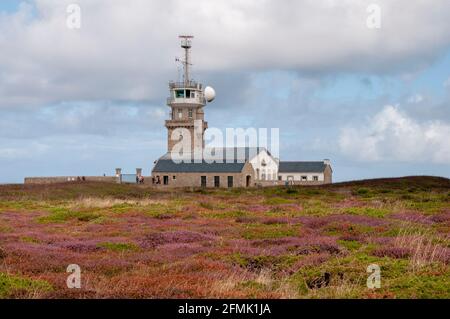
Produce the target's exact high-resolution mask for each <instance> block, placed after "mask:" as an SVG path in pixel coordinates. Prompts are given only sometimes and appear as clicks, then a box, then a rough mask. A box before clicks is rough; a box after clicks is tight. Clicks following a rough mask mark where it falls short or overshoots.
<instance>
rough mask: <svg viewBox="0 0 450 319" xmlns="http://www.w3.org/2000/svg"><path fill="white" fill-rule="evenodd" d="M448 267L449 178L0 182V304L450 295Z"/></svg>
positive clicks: (430, 296) (449, 237)
mask: <svg viewBox="0 0 450 319" xmlns="http://www.w3.org/2000/svg"><path fill="white" fill-rule="evenodd" d="M69 264H78V265H79V266H80V267H81V271H82V277H81V282H82V286H81V289H68V288H67V286H66V278H67V276H68V275H69V274H68V273H67V272H66V268H67V266H68V265H69ZM370 264H377V265H379V267H380V269H381V288H379V289H368V288H367V285H366V281H367V277H368V276H369V275H370V273H367V267H368V266H369V265H370ZM449 264H450V180H448V179H444V178H435V177H409V178H401V179H380V180H369V181H361V182H351V183H343V184H335V185H331V186H321V187H292V188H285V187H280V188H264V189H232V190H218V189H217V190H195V189H194V190H176V191H174V190H172V191H161V190H154V189H152V188H150V187H148V186H137V185H118V184H117V185H116V184H97V183H74V184H65V185H51V186H24V185H11V186H0V298H450V267H449Z"/></svg>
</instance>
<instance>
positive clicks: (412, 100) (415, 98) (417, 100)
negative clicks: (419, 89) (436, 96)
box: [408, 94, 423, 104]
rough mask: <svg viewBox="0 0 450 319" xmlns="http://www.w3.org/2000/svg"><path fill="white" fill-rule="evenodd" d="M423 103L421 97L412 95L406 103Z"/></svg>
mask: <svg viewBox="0 0 450 319" xmlns="http://www.w3.org/2000/svg"><path fill="white" fill-rule="evenodd" d="M422 101H423V96H422V95H421V94H414V95H412V96H410V97H409V99H408V103H412V104H417V103H420V102H422Z"/></svg>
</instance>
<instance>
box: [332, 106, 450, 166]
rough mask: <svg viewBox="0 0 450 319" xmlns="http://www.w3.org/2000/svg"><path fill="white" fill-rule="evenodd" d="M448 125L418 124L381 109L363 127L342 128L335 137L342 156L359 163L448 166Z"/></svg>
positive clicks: (390, 108) (394, 109)
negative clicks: (392, 162)
mask: <svg viewBox="0 0 450 319" xmlns="http://www.w3.org/2000/svg"><path fill="white" fill-rule="evenodd" d="M449 136H450V125H449V124H448V123H443V122H439V121H429V122H425V123H420V122H418V121H416V120H414V119H412V118H410V117H409V116H408V115H407V114H405V113H403V112H401V111H400V109H399V107H398V106H389V105H388V106H385V107H384V109H383V110H382V111H380V112H379V113H378V114H376V115H375V116H374V117H373V118H372V119H370V121H368V123H366V125H363V126H359V127H346V128H344V129H343V130H342V132H341V135H340V137H339V147H340V150H341V152H342V153H343V154H345V155H347V156H349V157H353V158H355V159H357V160H361V161H392V160H394V161H405V162H422V161H431V162H433V163H443V164H450V138H449Z"/></svg>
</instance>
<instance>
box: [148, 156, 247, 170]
mask: <svg viewBox="0 0 450 319" xmlns="http://www.w3.org/2000/svg"><path fill="white" fill-rule="evenodd" d="M244 165H245V162H244V163H237V162H234V163H207V162H205V161H203V162H202V163H176V162H174V161H172V160H170V159H159V160H158V161H157V162H156V164H155V167H154V168H153V172H155V173H165V172H166V173H240V172H242V169H243V168H244Z"/></svg>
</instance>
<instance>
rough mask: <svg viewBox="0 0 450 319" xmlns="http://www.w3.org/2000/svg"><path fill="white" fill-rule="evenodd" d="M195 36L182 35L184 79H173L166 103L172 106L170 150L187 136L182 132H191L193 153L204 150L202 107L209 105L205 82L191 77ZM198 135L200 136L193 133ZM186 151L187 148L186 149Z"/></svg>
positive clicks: (167, 124)
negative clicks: (196, 80) (192, 49)
mask: <svg viewBox="0 0 450 319" xmlns="http://www.w3.org/2000/svg"><path fill="white" fill-rule="evenodd" d="M192 38H193V36H180V39H181V47H182V48H183V49H184V53H185V55H184V60H179V59H177V61H180V62H181V63H182V64H183V68H184V75H183V81H182V82H170V83H169V90H170V96H169V97H168V98H167V105H168V106H169V107H170V119H169V120H166V128H167V134H168V135H167V151H168V152H169V153H170V152H171V151H172V149H173V147H174V145H176V144H177V143H178V142H180V141H181V140H182V139H183V138H184V135H183V134H181V132H183V131H184V132H187V131H188V132H189V133H190V134H189V135H188V136H190V139H191V142H190V152H191V153H192V154H193V153H194V152H196V151H202V150H203V147H204V139H203V136H204V133H205V130H206V129H207V128H208V123H207V122H205V120H204V112H203V107H204V106H205V105H206V98H205V93H204V90H203V85H202V84H201V83H197V82H195V81H193V80H191V79H190V75H189V68H190V66H191V63H190V49H191V40H192ZM194 134H196V135H197V136H194ZM184 151H186V152H187V150H184Z"/></svg>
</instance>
